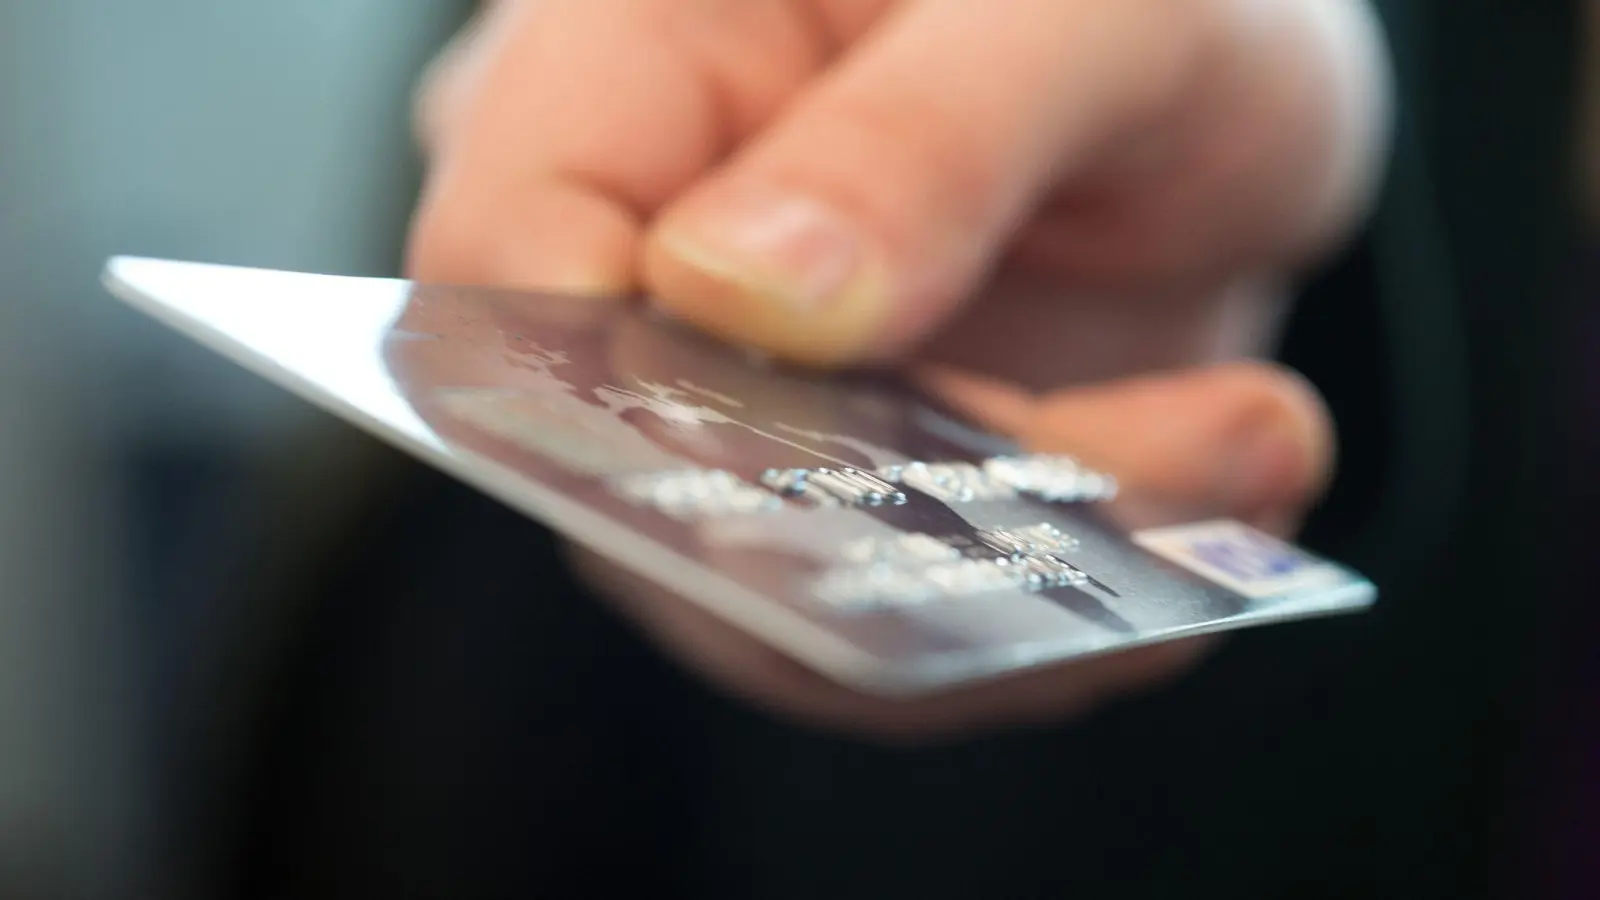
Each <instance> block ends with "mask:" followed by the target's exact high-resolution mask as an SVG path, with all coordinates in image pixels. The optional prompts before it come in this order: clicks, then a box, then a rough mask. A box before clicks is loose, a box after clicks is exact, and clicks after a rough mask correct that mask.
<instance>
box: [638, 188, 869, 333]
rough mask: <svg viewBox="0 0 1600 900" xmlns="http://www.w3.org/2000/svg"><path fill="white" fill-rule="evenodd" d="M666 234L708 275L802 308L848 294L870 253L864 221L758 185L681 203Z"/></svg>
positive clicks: (666, 241)
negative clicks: (860, 222)
mask: <svg viewBox="0 0 1600 900" xmlns="http://www.w3.org/2000/svg"><path fill="white" fill-rule="evenodd" d="M660 240H661V243H662V246H663V249H666V250H667V251H668V252H670V253H672V254H673V255H674V256H676V257H678V259H679V260H680V261H681V262H683V263H685V264H687V265H689V266H691V267H693V268H695V269H699V270H701V271H702V272H704V273H705V274H706V275H707V276H709V277H712V278H715V279H717V280H720V281H725V282H729V283H731V284H733V285H735V286H737V287H738V288H740V289H741V290H744V291H747V292H749V293H751V294H754V295H756V296H757V297H758V298H759V299H761V300H766V301H769V302H774V303H778V304H782V305H784V306H787V307H790V308H791V309H792V310H793V311H794V312H801V313H804V312H813V311H818V310H821V309H823V308H825V307H828V306H830V305H832V304H835V303H838V302H841V301H842V300H843V298H845V297H846V295H848V294H849V293H850V292H851V290H852V287H853V286H854V283H855V282H856V281H857V279H858V277H859V276H860V274H861V271H862V267H863V263H864V261H865V258H866V252H865V248H864V246H863V243H864V242H863V241H862V239H861V237H860V235H859V233H858V231H857V229H856V228H855V227H854V226H853V225H852V224H851V223H850V222H849V221H848V220H846V219H845V218H844V217H843V216H841V215H840V214H839V213H837V212H835V211H834V210H833V209H831V208H829V207H828V206H827V205H825V204H823V203H822V202H820V201H818V200H816V199H814V198H812V197H808V196H805V195H803V194H797V193H790V192H787V191H781V190H778V189H775V188H768V187H757V186H741V187H739V188H737V189H730V190H728V191H726V192H719V193H718V194H717V195H716V196H715V197H709V198H706V199H705V200H703V201H699V202H697V203H695V205H694V206H692V207H690V208H686V209H684V210H682V211H680V213H679V214H677V215H675V216H673V217H672V221H670V222H668V223H667V225H666V227H665V229H664V230H663V232H662V233H661V235H660Z"/></svg>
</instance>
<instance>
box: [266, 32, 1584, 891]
mask: <svg viewBox="0 0 1600 900" xmlns="http://www.w3.org/2000/svg"><path fill="white" fill-rule="evenodd" d="M1385 14H1386V16H1387V17H1388V24H1389V26H1390V28H1391V33H1392V38H1393V40H1394V43H1395V44H1396V46H1397V48H1398V55H1399V58H1400V59H1401V61H1402V80H1403V82H1402V105H1403V108H1404V110H1405V122H1404V125H1403V127H1402V129H1401V133H1400V135H1399V143H1398V147H1397V151H1396V162H1395V164H1394V168H1393V171H1392V175H1391V179H1390V184H1389V186H1388V188H1387V190H1386V193H1385V199H1384V202H1383V204H1382V208H1381V210H1380V211H1379V212H1378V214H1377V215H1376V217H1375V218H1374V219H1373V221H1372V223H1371V226H1370V227H1369V228H1368V229H1367V230H1366V231H1365V233H1364V234H1363V235H1361V237H1360V238H1359V239H1358V240H1357V241H1355V242H1354V243H1353V244H1352V245H1351V247H1350V248H1349V250H1348V252H1347V253H1346V254H1345V255H1344V256H1343V257H1342V258H1341V259H1339V260H1338V261H1337V262H1336V263H1335V264H1334V265H1331V266H1330V267H1328V269H1327V271H1325V272H1324V273H1322V274H1321V275H1319V276H1318V278H1317V279H1316V281H1315V283H1314V284H1313V285H1312V287H1311V289H1310V291H1309V292H1308V294H1307V296H1306V297H1305V299H1304V302H1303V303H1302V304H1300V307H1299V311H1298V313H1297V315H1296V319H1295V321H1294V322H1293V325H1292V327H1291V330H1290V335H1289V339H1288V342H1287V345H1286V347H1285V350H1284V356H1285V359H1286V360H1287V361H1288V362H1290V363H1291V364H1293V365H1296V366H1297V367H1299V368H1301V369H1302V370H1303V371H1305V372H1306V373H1307V374H1308V375H1310V376H1311V377H1312V379H1313V380H1314V381H1315V382H1316V383H1317V384H1318V386H1319V387H1320V388H1321V389H1322V390H1323V391H1324V393H1325V394H1326V396H1327V397H1328V399H1329V401H1330V403H1331V405H1332V406H1333V409H1334V411H1335V414H1336V416H1337V418H1338V421H1339V423H1340V427H1341V459H1342V470H1341V473H1340V475H1339V478H1338V482H1337V484H1336V486H1335V489H1334V491H1333V493H1332V495H1331V497H1330V499H1329V500H1328V502H1327V503H1326V504H1325V506H1324V507H1323V508H1322V509H1320V510H1319V511H1318V513H1317V514H1316V516H1315V517H1314V518H1313V520H1312V522H1311V524H1310V527H1309V529H1308V532H1307V536H1306V540H1307V542H1308V543H1311V544H1312V545H1314V546H1316V547H1318V548H1320V549H1322V550H1325V551H1327V552H1329V553H1332V554H1334V555H1335V556H1337V557H1339V558H1341V559H1345V560H1348V561H1349V562H1351V563H1353V564H1355V565H1356V566H1358V567H1359V568H1361V569H1363V570H1364V571H1366V572H1368V573H1370V574H1372V575H1373V576H1374V577H1375V578H1376V579H1377V580H1378V581H1379V583H1380V586H1381V589H1382V591H1383V595H1382V599H1381V603H1380V606H1379V607H1378V609H1377V610H1376V611H1375V612H1373V613H1372V614H1370V615H1364V616H1358V617H1352V618H1347V619H1341V620H1332V621H1321V622H1315V623H1308V624H1304V625H1292V626H1283V627H1275V628H1271V629H1266V630H1262V631H1258V632H1252V633H1247V634H1242V635H1240V636H1238V637H1237V638H1236V639H1234V640H1232V641H1231V642H1230V643H1229V644H1228V646H1227V647H1226V648H1225V649H1224V650H1223V651H1222V652H1221V653H1220V654H1219V655H1218V656H1217V657H1216V658H1214V659H1212V660H1210V661H1209V662H1207V663H1206V664H1205V665H1204V666H1203V667H1202V668H1201V669H1200V670H1199V671H1197V672H1196V673H1194V674H1193V675H1192V676H1191V677H1189V678H1187V679H1185V680H1183V681H1182V682H1180V683H1179V684H1177V685H1175V686H1174V687H1172V688H1170V689H1167V690H1164V691H1162V692H1160V693H1157V694H1155V695H1152V696H1148V697H1142V698H1138V699H1134V700H1131V701H1128V702H1124V703H1118V704H1116V705H1115V706H1113V707H1111V708H1108V709H1106V710H1104V711H1102V712H1100V713H1097V714H1095V715H1094V716H1092V717H1090V718H1088V719H1087V720H1083V721H1075V722H1070V723H1066V724H1061V725H1057V726H1051V727H1043V728H1038V729H1034V730H1031V731H1027V732H1022V733H1010V734H1003V735H996V736H987V737H983V738H978V739H974V740H971V741H969V742H966V743H961V744H957V745H953V746H943V747H937V748H931V749H917V750H888V749H882V748H877V747H873V746H866V745H862V744H858V743H854V742H851V741H849V740H844V739H839V738H834V737H828V736H823V735H819V734H816V733H812V732H809V731H806V730H804V729H801V728H797V727H793V726H790V725H788V724H785V723H782V722H778V721H773V720H770V719H768V718H767V717H765V716H763V715H761V714H758V713H756V712H754V711H751V710H749V709H747V708H745V707H744V706H742V705H741V704H739V703H737V702H734V701H731V700H728V699H724V698H723V697H720V696H718V695H717V694H715V693H713V692H712V691H710V690H708V689H706V688H705V687H703V686H702V685H701V684H700V683H698V682H697V681H695V680H694V679H693V678H692V677H690V676H688V675H686V674H684V673H682V672H680V671H679V669H678V668H677V667H675V666H673V665H671V664H669V663H667V662H666V661H664V660H663V659H662V658H660V657H659V656H658V655H657V654H656V653H655V652H654V651H653V650H651V649H650V648H649V647H648V646H647V645H646V644H645V643H644V642H643V641H642V640H641V639H640V638H639V637H638V636H637V635H636V634H635V633H633V631H631V630H630V629H629V628H628V627H627V626H625V625H624V624H622V623H620V622H619V621H617V620H616V619H614V618H613V617H612V616H611V615H609V614H608V613H606V612H605V611H603V610H602V609H601V607H600V606H599V605H598V604H597V603H596V601H595V600H594V599H593V598H591V597H590V596H588V595H587V594H586V593H585V591H584V589H583V588H582V587H581V586H579V585H578V584H576V583H575V582H574V581H573V580H572V579H571V578H570V576H569V575H568V574H567V572H566V569H565V567H564V565H563V564H562V562H561V560H560V559H559V557H558V555H557V551H556V548H555V543H554V541H553V539H552V537H551V536H550V535H549V534H548V533H547V532H546V531H544V530H543V529H541V528H539V527H538V526H536V525H534V524H532V523H530V522H528V521H525V520H523V519H521V518H520V517H518V516H517V515H515V514H513V513H511V512H508V511H507V510H505V509H504V508H502V507H500V506H498V505H496V504H494V503H492V502H491V501H488V500H485V499H483V498H481V497H479V496H477V495H475V494H473V493H472V492H470V491H468V490H467V489H465V488H462V487H459V486H456V485H454V484H452V483H449V482H448V481H446V479H445V478H444V477H443V476H440V475H436V474H433V473H430V472H427V471H423V470H421V469H420V468H413V469H411V470H410V472H409V475H408V478H409V484H408V485H407V487H406V490H405V491H403V492H401V493H399V494H397V495H395V496H393V497H392V498H390V500H389V502H387V503H386V504H384V505H382V506H381V508H377V509H374V510H372V512H371V514H370V516H369V519H368V521H367V523H366V525H365V527H364V528H363V529H361V531H360V532H359V536H356V535H355V534H353V535H352V539H351V541H350V542H349V544H348V548H347V552H346V553H345V554H344V555H343V556H342V557H341V558H340V559H339V560H338V563H339V565H338V566H336V567H335V574H334V575H333V576H332V577H330V578H329V579H328V581H327V582H326V583H325V584H324V585H322V589H321V591H320V592H319V593H318V594H317V597H316V602H314V603H312V604H310V606H311V607H312V608H315V609H318V610H319V611H320V612H319V613H318V615H317V617H316V618H315V619H314V620H313V621H312V622H311V623H309V625H308V626H307V628H306V630H305V631H304V634H306V635H308V636H309V637H308V640H307V641H306V643H305V644H304V646H302V647H301V648H300V652H299V653H297V654H296V655H294V657H293V663H294V665H293V666H292V667H291V668H290V669H289V670H288V672H289V676H291V677H289V678H288V680H286V681H285V682H284V683H283V685H282V692H281V693H280V695H279V697H280V701H281V702H280V705H278V706H277V707H275V709H274V711H273V716H274V717H273V718H272V719H271V722H272V728H271V729H270V730H271V733H272V734H273V735H274V736H275V737H276V742H275V743H273V744H271V745H270V747H269V750H270V752H268V753H266V754H265V755H264V757H263V758H262V760H261V767H260V769H259V771H257V772H255V773H254V775H255V778H254V780H253V781H252V782H251V784H252V786H253V788H252V790H253V792H252V793H251V794H250V796H251V798H252V800H253V801H254V802H253V805H252V806H251V807H250V810H251V812H252V816H253V817H252V820H251V821H252V822H253V826H252V827H253V829H254V830H253V831H252V832H251V833H250V834H248V835H246V838H247V840H245V841H244V842H243V843H242V847H243V851H242V855H241V858H240V860H239V862H240V868H239V870H238V873H237V874H238V877H239V879H240V880H242V881H245V882H248V883H250V884H252V885H253V886H254V887H255V888H256V889H257V890H256V893H255V894H253V895H256V896H333V895H335V893H336V892H342V893H344V894H345V895H362V896H368V895H371V896H387V897H397V898H398V897H434V896H438V897H445V896H449V897H458V898H471V897H513V896H515V897H566V896H574V897H576V896H585V897H587V896H608V895H618V896H620V895H621V894H620V891H621V890H622V889H628V890H630V891H633V892H637V893H636V894H635V895H642V894H643V892H645V891H648V892H649V893H648V895H649V896H658V897H676V896H683V897H705V898H720V897H739V898H780V897H782V898H786V897H795V898H815V897H830V898H836V900H844V898H854V897H862V898H883V897H901V896H906V897H918V898H923V900H931V898H940V897H985V898H990V897H1004V898H1009V897H1053V896H1062V897H1076V898H1091V897H1113V896H1114V897H1120V898H1139V897H1152V898H1155V897H1178V896H1224V895H1225V896H1230V897H1295V898H1314V897H1338V898H1349V897H1406V898H1425V897H1450V898H1463V897H1473V896H1484V895H1487V894H1489V893H1491V892H1492V889H1493V887H1494V886H1495V885H1497V884H1499V883H1501V882H1499V881H1498V880H1497V879H1501V878H1502V877H1503V876H1505V875H1507V874H1508V873H1507V872H1505V871H1503V870H1502V863H1503V862H1504V861H1505V860H1506V858H1507V857H1506V852H1505V851H1506V849H1507V848H1508V847H1510V845H1511V842H1510V837H1511V835H1509V834H1508V833H1507V830H1508V823H1512V822H1516V821H1519V819H1518V815H1519V813H1518V810H1517V808H1516V807H1515V805H1514V804H1513V803H1512V802H1511V798H1513V797H1514V796H1516V795H1517V792H1518V786H1517V785H1516V784H1514V783H1513V781H1512V778H1511V776H1512V773H1513V772H1514V771H1516V768H1517V766H1516V762H1517V760H1518V759H1519V758H1520V756H1519V754H1520V753H1522V752H1523V749H1524V748H1523V747H1522V746H1521V745H1520V743H1519V741H1520V736H1521V735H1523V734H1524V733H1526V731H1527V728H1526V722H1525V719H1526V717H1527V714H1528V712H1529V711H1530V710H1531V704H1530V703H1529V698H1530V697H1531V696H1532V694H1533V691H1534V675H1535V667H1534V665H1533V663H1534V661H1535V659H1536V654H1537V653H1538V651H1539V650H1540V648H1541V647H1542V645H1541V644H1540V643H1539V636H1540V633H1539V626H1540V623H1541V621H1542V616H1543V615H1544V613H1543V612H1542V610H1543V609H1544V608H1546V604H1547V600H1548V598H1549V596H1550V593H1551V591H1550V590H1549V589H1548V586H1547V585H1545V584H1544V583H1542V582H1541V580H1540V579H1541V577H1542V573H1544V572H1547V571H1548V570H1549V565H1548V560H1547V559H1546V549H1545V548H1547V547H1548V546H1549V545H1548V544H1547V543H1544V539H1545V537H1546V536H1547V535H1546V533H1545V532H1544V531H1543V530H1542V528H1543V526H1542V524H1541V523H1542V521H1543V519H1542V518H1541V517H1542V516H1543V515H1544V513H1545V511H1546V509H1547V508H1546V507H1544V506H1543V505H1541V503H1540V501H1541V499H1543V498H1544V497H1546V496H1547V495H1546V493H1544V487H1545V481H1546V479H1547V478H1548V477H1550V472H1549V469H1548V468H1547V467H1545V466H1542V465H1541V463H1542V461H1543V460H1544V459H1545V455H1544V454H1545V453H1546V452H1547V451H1548V446H1549V440H1548V439H1549V437H1550V435H1551V433H1552V431H1551V426H1552V424H1553V423H1554V421H1555V417H1554V415H1553V414H1552V412H1551V407H1550V403H1549V400H1548V398H1549V397H1550V393H1549V384H1550V381H1551V375H1552V371H1553V369H1552V367H1553V362H1552V360H1553V358H1554V357H1553V353H1552V349H1553V348H1554V347H1555V346H1556V345H1555V343H1554V342H1553V334H1554V327H1555V326H1554V322H1555V318H1554V312H1555V300H1556V298H1557V297H1558V296H1560V295H1559V293H1558V291H1557V289H1556V286H1555V283H1554V281H1553V277H1554V273H1555V272H1556V265H1555V264H1556V263H1557V262H1558V261H1559V260H1560V258H1561V257H1560V253H1561V251H1562V250H1563V249H1564V243H1563V241H1564V236H1565V232H1564V223H1565V218H1566V215H1565V202H1564V197H1565V195H1566V193H1567V184H1566V180H1567V179H1566V173H1567V172H1568V171H1569V168H1568V166H1567V165H1566V158H1565V152H1566V148H1567V147H1569V146H1570V142H1569V141H1568V140H1567V134H1566V124H1567V118H1568V114H1569V112H1570V111H1572V110H1573V108H1574V103H1573V97H1572V92H1571V90H1570V85H1571V77H1570V76H1571V71H1570V69H1571V64H1572V62H1573V59H1574V52H1573V51H1574V46H1573V44H1574V42H1575V41H1576V40H1577V37H1578V29H1577V27H1576V17H1575V10H1574V9H1573V8H1571V7H1570V6H1568V5H1567V4H1559V3H1554V2H1540V0H1498V2H1497V0H1440V2H1434V3H1428V2H1417V3H1398V2H1397V3H1394V4H1391V5H1390V6H1389V7H1388V8H1386V9H1385Z"/></svg>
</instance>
